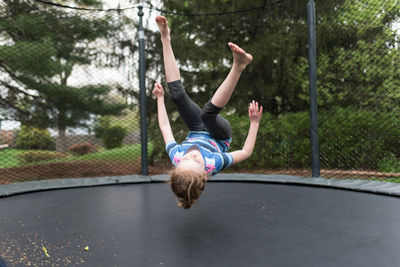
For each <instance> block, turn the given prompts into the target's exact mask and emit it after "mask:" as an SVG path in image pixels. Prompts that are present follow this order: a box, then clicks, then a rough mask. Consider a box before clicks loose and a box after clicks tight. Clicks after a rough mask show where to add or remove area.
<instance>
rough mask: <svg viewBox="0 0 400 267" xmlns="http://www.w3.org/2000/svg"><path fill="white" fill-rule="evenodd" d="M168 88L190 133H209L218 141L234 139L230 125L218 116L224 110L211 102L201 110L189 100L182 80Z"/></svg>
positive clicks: (170, 83) (170, 84)
mask: <svg viewBox="0 0 400 267" xmlns="http://www.w3.org/2000/svg"><path fill="white" fill-rule="evenodd" d="M168 88H169V92H170V95H171V99H172V101H173V102H174V103H175V106H176V108H177V109H178V112H179V114H180V115H181V117H182V119H183V121H184V122H185V123H186V125H187V127H188V128H189V130H190V131H207V132H209V133H210V135H211V137H213V138H215V139H218V140H226V139H229V138H232V128H231V125H230V123H229V122H228V121H227V120H226V119H225V118H223V117H222V116H221V115H220V114H218V113H219V112H220V111H221V110H222V108H219V107H216V106H215V105H214V104H212V103H211V100H209V101H208V102H207V103H206V104H205V105H204V107H203V109H201V108H200V107H199V106H198V105H197V104H196V103H194V102H193V101H192V100H191V99H190V98H189V96H188V95H187V93H186V92H185V89H184V88H183V86H182V83H181V81H180V80H177V81H173V82H169V83H168Z"/></svg>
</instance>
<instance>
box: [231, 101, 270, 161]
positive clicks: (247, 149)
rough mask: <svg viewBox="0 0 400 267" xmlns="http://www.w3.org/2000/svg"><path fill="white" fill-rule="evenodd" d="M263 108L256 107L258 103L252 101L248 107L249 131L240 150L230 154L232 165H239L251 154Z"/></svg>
mask: <svg viewBox="0 0 400 267" xmlns="http://www.w3.org/2000/svg"><path fill="white" fill-rule="evenodd" d="M262 111H263V108H262V106H260V108H259V107H258V102H256V101H254V100H253V101H252V102H251V103H250V106H249V119H250V129H249V133H248V134H247V138H246V141H245V142H244V146H243V148H242V149H241V150H236V151H233V152H232V153H231V155H232V157H233V164H236V163H239V162H241V161H243V160H245V159H247V158H248V157H250V156H251V154H252V153H253V149H254V145H255V144H256V139H257V132H258V126H259V124H260V120H261V117H262Z"/></svg>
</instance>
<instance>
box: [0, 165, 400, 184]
mask: <svg viewBox="0 0 400 267" xmlns="http://www.w3.org/2000/svg"><path fill="white" fill-rule="evenodd" d="M171 169H172V165H170V163H169V162H161V163H157V164H155V165H149V167H148V172H149V175H155V174H165V173H168V171H169V170H171ZM228 172H236V173H259V174H285V175H294V176H302V177H311V171H310V170H299V169H294V170H290V169H287V170H249V169H239V168H237V167H236V168H232V169H228V170H227V171H225V173H228ZM140 173H141V163H140V161H139V162H128V163H121V162H110V161H72V162H57V163H48V164H41V165H31V166H23V167H14V168H4V169H0V184H8V183H15V182H25V181H35V180H41V179H57V178H83V177H102V176H119V175H132V174H140ZM321 176H322V177H326V178H357V179H371V178H374V179H376V178H379V179H390V178H395V177H397V178H398V177H400V173H382V172H374V171H359V170H355V171H342V170H321Z"/></svg>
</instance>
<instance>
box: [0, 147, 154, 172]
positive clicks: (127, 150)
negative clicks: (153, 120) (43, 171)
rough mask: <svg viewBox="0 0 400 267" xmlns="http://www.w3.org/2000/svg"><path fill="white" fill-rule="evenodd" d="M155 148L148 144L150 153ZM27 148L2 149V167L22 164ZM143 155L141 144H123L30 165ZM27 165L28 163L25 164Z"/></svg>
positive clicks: (0, 152)
mask: <svg viewBox="0 0 400 267" xmlns="http://www.w3.org/2000/svg"><path fill="white" fill-rule="evenodd" d="M152 150H153V145H152V144H151V143H150V144H149V145H148V154H150V153H151V152H152ZM24 151H25V150H19V149H5V150H2V151H0V168H11V167H18V166H22V165H20V164H19V162H18V154H19V153H22V152H24ZM140 156H141V147H140V144H135V145H128V146H123V147H121V148H114V149H109V150H106V149H102V150H100V151H99V152H96V153H92V154H88V155H84V156H72V155H70V156H68V157H65V158H61V159H57V160H50V161H41V162H35V163H32V164H29V165H36V164H43V163H49V162H68V161H85V160H109V161H120V162H128V161H134V160H137V159H139V158H140ZM24 166H26V165H24Z"/></svg>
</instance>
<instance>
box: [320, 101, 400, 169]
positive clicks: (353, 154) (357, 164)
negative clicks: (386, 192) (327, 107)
mask: <svg viewBox="0 0 400 267" xmlns="http://www.w3.org/2000/svg"><path fill="white" fill-rule="evenodd" d="M399 126H400V117H399V116H398V112H390V113H382V112H381V111H380V110H378V111H371V110H358V109H355V108H335V109H333V110H332V111H325V112H320V116H319V136H320V151H321V152H320V154H321V164H322V167H323V168H324V167H325V168H338V169H367V170H380V169H382V168H381V167H382V166H379V165H380V164H379V160H380V159H384V158H387V157H388V155H395V157H397V158H399V156H400V155H399V153H400V152H399V147H400V127H399Z"/></svg>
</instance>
